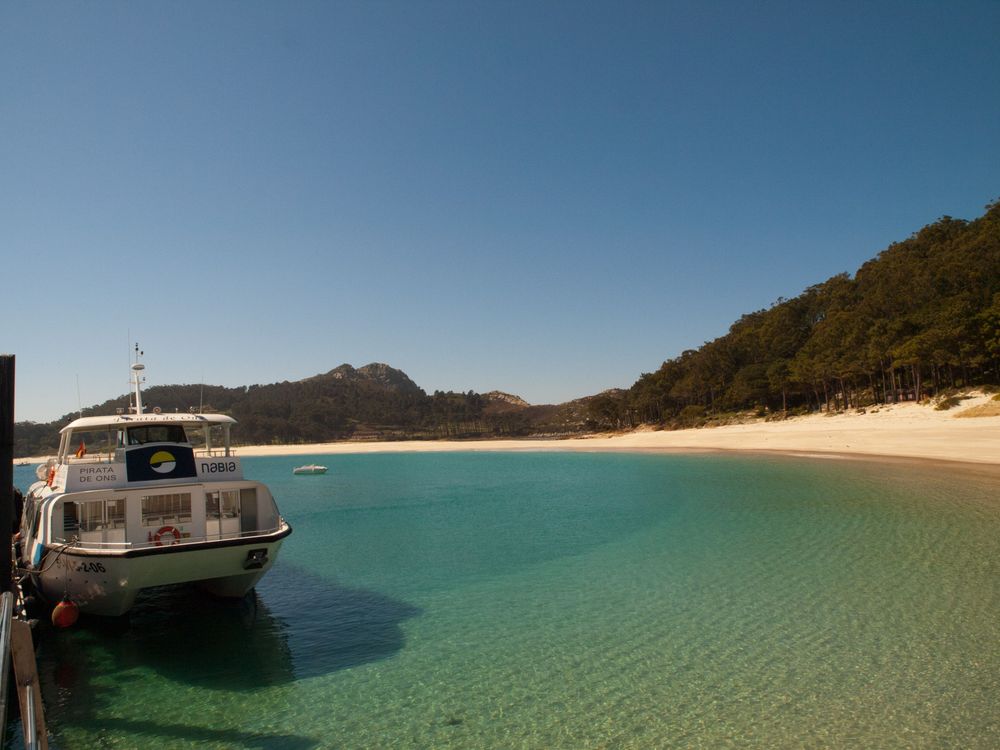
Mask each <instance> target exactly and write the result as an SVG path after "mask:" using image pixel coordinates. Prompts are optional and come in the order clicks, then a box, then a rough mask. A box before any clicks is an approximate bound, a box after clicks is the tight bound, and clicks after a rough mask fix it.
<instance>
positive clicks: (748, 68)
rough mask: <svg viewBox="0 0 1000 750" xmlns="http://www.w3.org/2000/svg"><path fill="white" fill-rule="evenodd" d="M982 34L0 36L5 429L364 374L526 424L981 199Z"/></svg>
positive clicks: (660, 10)
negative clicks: (533, 409) (171, 397)
mask: <svg viewBox="0 0 1000 750" xmlns="http://www.w3.org/2000/svg"><path fill="white" fill-rule="evenodd" d="M998 39H1000V2H996V0H985V1H980V2H972V1H968V2H964V1H962V0H956V1H952V2H921V1H920V0H906V1H905V2H870V1H869V2H843V3H829V2H801V1H798V0H796V1H794V2H743V1H740V2H714V3H713V2H704V1H698V2H667V1H664V2H654V3H623V2H607V3H585V2H565V3H561V2H560V3H554V2H536V1H532V2H523V3H522V2H506V1H505V2H500V1H499V0H498V1H497V2H469V1H468V0H462V1H460V2H411V1H410V0H406V1H405V2H317V3H310V2H269V3H260V2H243V1H241V2H181V3H149V2H135V3H132V2H112V3H106V2H89V3H77V2H59V3H49V2H40V3H34V2H31V3H29V2H14V1H13V0H8V1H7V2H3V3H2V4H0V92H2V93H0V242H2V259H3V277H4V281H5V283H4V284H3V290H4V294H3V298H2V300H0V321H2V323H0V326H2V336H0V350H2V351H6V352H12V353H14V354H16V355H17V366H18V371H17V388H18V391H17V413H16V416H17V419H18V420H25V419H30V420H34V421H46V420H49V419H52V418H55V417H57V416H59V415H62V414H64V413H67V412H69V411H72V410H75V409H76V408H77V404H78V401H77V382H78V381H79V391H80V397H79V398H80V401H81V402H82V404H83V405H84V406H86V405H89V404H93V403H96V402H99V401H102V400H104V399H106V398H110V397H111V396H114V395H117V394H120V393H123V392H124V391H125V390H126V385H127V372H126V368H127V365H128V352H129V338H130V337H131V338H132V339H134V340H138V341H139V342H140V344H141V346H142V347H143V349H144V350H145V351H146V358H145V362H146V364H147V366H148V368H149V382H148V385H155V384H164V383H196V382H201V381H202V380H204V381H205V382H208V383H213V384H221V385H230V386H233V385H243V384H252V383H268V382H274V381H280V380H296V379H299V378H303V377H308V376H310V375H314V374H316V373H319V372H325V371H327V370H330V369H332V368H333V367H335V366H337V365H339V364H341V363H344V362H348V363H351V364H353V365H355V366H361V365H364V364H367V363H369V362H373V361H378V362H386V363H388V364H390V365H392V366H394V367H398V368H400V369H402V370H404V371H405V372H406V373H408V374H409V375H410V376H411V377H412V378H413V379H414V380H415V381H416V383H417V384H418V385H420V386H421V387H422V388H424V389H425V390H427V391H428V392H432V391H434V390H436V389H441V390H462V391H465V390H470V389H472V390H476V391H479V392H485V391H488V390H492V389H500V390H504V391H508V392H512V393H516V394H519V395H520V396H522V397H524V398H525V399H527V400H528V401H530V402H532V403H551V402H560V401H564V400H568V399H571V398H576V397H579V396H584V395H590V394H593V393H596V392H599V391H601V390H603V389H605V388H610V387H628V386H629V385H631V384H632V383H633V382H634V381H635V380H636V378H637V377H638V376H639V375H640V374H641V373H642V372H649V371H652V370H655V369H656V368H657V367H658V366H659V365H660V364H661V362H662V361H663V360H664V359H668V358H670V357H674V356H676V355H678V354H679V353H680V352H682V351H683V350H684V349H688V348H693V347H697V346H699V345H701V344H702V343H703V342H704V341H706V340H711V339H713V338H715V337H717V336H719V335H721V334H723V333H724V332H725V331H726V330H727V329H728V327H729V324H730V323H731V322H733V321H734V320H735V319H736V318H738V317H739V316H740V315H741V314H743V313H745V312H750V311H752V310H755V309H760V308H762V307H766V306H768V305H769V304H771V303H772V302H774V301H775V300H776V299H777V298H778V297H792V296H795V295H797V294H799V293H800V292H801V291H802V290H803V289H804V288H806V287H807V286H810V285H812V284H814V283H818V282H821V281H823V280H825V279H826V278H828V277H829V276H831V275H833V274H835V273H839V272H842V271H848V272H852V273H853V272H854V271H855V270H856V269H857V267H858V266H859V265H860V264H861V263H862V262H864V261H865V260H867V259H868V258H871V257H873V256H874V255H876V254H877V253H878V252H879V251H881V250H882V249H884V248H885V247H886V246H887V245H888V244H889V243H890V242H893V241H896V240H901V239H905V238H906V237H907V236H909V235H910V234H911V233H912V232H914V231H916V230H918V229H919V228H920V227H922V226H924V225H925V224H928V223H930V222H932V221H935V220H936V219H938V218H939V217H940V216H942V215H945V214H948V215H952V216H956V217H961V218H973V217H976V216H979V215H980V214H982V212H983V208H984V206H985V205H986V204H987V203H988V202H991V201H993V200H995V199H997V198H998V197H1000V44H998V42H997V40H998Z"/></svg>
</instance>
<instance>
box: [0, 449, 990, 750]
mask: <svg viewBox="0 0 1000 750" xmlns="http://www.w3.org/2000/svg"><path fill="white" fill-rule="evenodd" d="M310 458H311V457H305V458H304V457H292V458H256V459H250V458H248V459H244V462H245V469H246V471H247V473H248V475H252V476H254V477H255V478H260V479H262V480H263V481H266V482H267V483H268V484H269V485H270V486H271V487H272V490H273V491H274V493H275V495H276V496H277V498H278V501H279V504H280V507H281V509H282V511H283V513H284V514H285V516H286V517H287V518H288V519H289V520H290V522H291V523H292V525H293V526H294V527H295V533H294V534H293V535H292V536H291V537H290V538H289V539H288V540H287V541H286V543H285V546H284V548H283V549H282V553H281V558H280V561H279V564H278V565H277V566H276V568H275V569H274V570H273V571H272V572H271V574H269V576H268V577H266V578H265V579H264V580H263V581H262V582H261V584H260V585H259V586H258V589H257V593H256V596H255V597H251V598H248V599H246V600H244V601H243V602H239V603H223V602H218V601H215V600H212V599H210V598H206V597H204V596H201V595H199V594H196V593H193V592H190V591H187V590H184V589H179V590H174V591H170V592H165V593H161V594H159V595H157V596H155V597H151V598H149V599H147V600H146V601H145V602H144V603H143V605H142V606H141V607H140V608H139V609H138V610H137V611H136V612H135V613H134V614H133V616H132V618H131V620H130V621H123V622H115V623H110V624H106V623H105V624H101V623H95V622H93V621H91V622H87V623H84V624H83V625H82V626H81V627H77V628H75V629H73V630H72V631H68V632H52V631H51V630H46V631H43V632H40V633H38V637H39V640H40V643H39V648H38V658H39V669H40V671H41V676H42V680H43V694H44V698H45V701H46V706H47V710H48V715H47V719H48V722H49V727H50V730H51V732H52V745H53V747H57V748H65V749H71V748H138V747H158V748H266V749H278V748H282V749H284V748H290V749H292V750H299V749H301V750H306V749H307V748H480V747H482V748H725V747H739V748H746V747H759V748H801V747H817V748H820V747H822V748H836V747H842V748H858V747H880V748H894V747H899V748H904V747H905V748H939V747H955V748H995V747H997V746H1000V718H998V712H997V711H996V705H997V701H998V699H1000V627H998V622H1000V620H998V616H1000V554H998V553H1000V502H998V498H997V493H996V480H995V477H990V476H988V475H976V474H974V473H960V472H954V471H946V470H944V469H941V468H934V467H929V468H926V469H921V468H917V467H914V466H911V465H898V464H897V465H881V464H875V463H865V462H855V461H844V460H827V461H809V460H803V459H783V458H766V457H732V456H682V455H666V456H664V455H624V454H510V453H507V454H472V453H469V454H463V453H451V454H396V455H392V454H387V455H368V456H336V457H334V456H323V457H315V458H316V460H317V461H318V462H321V463H324V464H326V465H328V466H329V467H330V473H329V474H327V475H325V476H315V477H293V476H292V474H291V469H292V467H293V466H296V465H299V464H301V463H305V462H308V461H309V460H310ZM16 478H17V479H18V481H19V484H21V485H24V484H27V481H28V479H27V475H26V474H25V472H24V470H22V469H19V470H18V473H17V475H16ZM17 729H18V726H17V724H16V722H15V723H13V724H11V727H10V729H9V731H8V736H10V735H11V734H13V733H14V731H16V730H17ZM10 745H11V746H13V747H18V746H19V745H18V741H17V740H13V741H11V742H10Z"/></svg>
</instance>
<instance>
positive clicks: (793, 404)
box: [591, 203, 1000, 427]
mask: <svg viewBox="0 0 1000 750" xmlns="http://www.w3.org/2000/svg"><path fill="white" fill-rule="evenodd" d="M998 366H1000V203H994V204H993V205H991V206H989V207H987V212H986V214H984V215H983V216H982V217H981V218H979V219H976V220H975V221H963V220H960V219H953V218H951V217H947V216H946V217H944V218H942V219H941V220H940V221H938V222H936V223H934V224H931V225H929V226H927V227H924V229H922V230H921V231H919V232H918V233H916V234H915V235H913V236H912V237H910V238H909V239H908V240H905V241H904V242H898V243H895V244H893V245H891V246H890V247H888V248H887V249H886V250H884V251H883V252H882V253H880V254H879V255H878V257H876V258H874V259H873V260H871V261H869V262H867V263H865V264H864V265H863V266H862V267H861V268H860V269H859V270H858V272H857V274H856V275H855V276H854V277H853V278H851V277H850V276H849V275H847V274H846V273H845V274H841V275H838V276H834V277H833V278H831V279H828V280H827V281H825V282H823V283H822V284H817V285H815V286H812V287H810V288H809V289H806V290H805V291H804V292H803V293H802V294H800V295H799V296H798V297H795V298H794V299H787V300H786V299H779V300H778V301H777V302H776V303H775V304H774V305H772V306H771V307H770V308H768V309H766V310H758V311H757V312H754V313H750V314H748V315H744V316H743V317H742V318H740V319H739V320H738V321H736V322H735V323H734V324H733V325H732V327H731V328H730V329H729V332H728V333H726V334H725V335H724V336H720V337H719V338H717V339H715V340H714V341H709V342H707V343H706V344H705V345H704V346H702V347H701V348H700V349H697V350H691V351H686V352H683V353H682V354H681V355H680V356H678V357H676V358H674V359H670V360H668V361H666V362H664V363H663V365H662V366H661V367H660V369H659V370H657V371H656V372H653V373H647V374H644V375H642V377H640V378H639V380H638V381H637V382H636V383H635V384H634V385H633V386H632V388H631V389H629V390H628V391H624V392H622V393H620V394H618V395H608V396H605V397H601V398H598V399H595V400H594V401H593V402H592V404H591V416H592V417H593V419H594V420H595V421H597V422H598V423H599V424H601V425H602V426H604V427H630V426H635V425H636V424H639V423H668V424H674V425H687V424H696V423H698V422H700V421H702V420H703V419H705V418H706V417H707V416H710V415H711V414H713V413H719V412H728V411H738V410H747V409H753V410H757V411H758V413H760V414H765V413H770V414H785V413H787V412H788V411H789V410H796V411H803V410H807V409H810V410H816V409H826V410H830V409H843V408H855V407H863V406H866V405H873V404H881V403H887V402H895V401H900V400H922V399H923V398H925V397H927V396H932V395H935V394H937V393H939V392H940V391H942V390H943V389H945V388H951V387H957V386H961V387H968V386H971V385H976V384H983V383H997V382H998V380H1000V370H998Z"/></svg>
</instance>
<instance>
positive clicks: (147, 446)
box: [16, 363, 292, 616]
mask: <svg viewBox="0 0 1000 750" xmlns="http://www.w3.org/2000/svg"><path fill="white" fill-rule="evenodd" d="M143 369H144V366H143V365H142V364H139V363H136V364H134V365H132V381H133V388H134V405H133V406H132V407H130V409H129V413H127V414H125V413H121V414H117V415H113V416H105V417H82V418H80V419H77V420H75V421H73V422H71V423H70V424H69V425H67V426H66V427H64V428H63V429H62V430H61V431H60V435H61V438H60V442H59V453H58V455H57V456H56V457H55V458H52V459H49V461H48V462H47V463H45V464H42V465H41V466H39V467H38V469H37V470H36V471H37V475H38V478H39V481H37V482H35V483H34V484H33V485H32V486H31V487H30V489H29V491H28V495H27V497H26V498H25V504H24V512H23V514H22V518H21V531H20V540H19V542H18V544H17V546H16V549H17V550H18V553H17V554H18V560H17V563H18V568H19V571H20V573H21V574H22V575H25V576H26V577H27V578H28V579H29V580H30V582H31V583H32V584H33V586H34V588H35V590H36V591H38V592H39V593H40V594H41V595H42V597H43V598H44V599H46V600H47V601H49V602H50V603H56V602H59V601H60V600H64V599H69V600H70V601H72V602H74V603H75V604H76V605H77V607H78V608H79V611H81V612H87V613H91V614H97V615H109V616H116V615H121V614H124V613H125V612H127V611H128V610H129V609H130V608H131V607H132V604H133V602H134V601H135V598H136V596H137V595H138V593H139V592H140V591H142V590H143V589H146V588H150V587H154V586H163V585H168V584H177V583H189V582H191V583H197V584H198V585H200V586H201V587H202V588H204V589H206V590H208V591H210V592H212V593H214V594H217V595H219V596H224V597H241V596H243V595H244V594H246V593H247V592H248V591H249V590H250V589H251V588H253V586H254V585H255V584H256V583H257V581H258V580H260V578H261V577H262V576H263V575H264V574H265V573H266V572H267V571H268V570H269V569H270V567H271V566H272V565H273V564H274V561H275V558H276V557H277V555H278V550H279V548H280V547H281V543H282V540H283V539H284V538H285V537H286V536H288V535H289V534H290V533H291V532H292V529H291V527H290V526H289V525H288V523H287V522H286V521H285V520H284V519H283V518H282V517H281V515H280V514H279V512H278V508H277V506H276V505H275V502H274V498H273V497H272V496H271V493H270V491H269V490H268V488H267V487H266V486H265V485H263V484H261V483H260V482H255V481H251V480H248V479H244V477H243V468H242V466H241V464H240V459H239V457H238V456H236V455H234V454H233V452H232V451H231V450H230V440H229V432H230V428H231V427H232V425H233V424H235V423H236V420H234V419H233V418H232V417H228V416H225V415H222V414H192V413H187V414H185V413H175V414H161V413H159V409H154V410H153V412H152V413H145V412H144V409H143V404H142V394H141V389H140V380H141V377H140V376H141V373H142V370H143ZM196 446H197V447H196Z"/></svg>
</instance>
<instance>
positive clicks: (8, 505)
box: [0, 354, 14, 591]
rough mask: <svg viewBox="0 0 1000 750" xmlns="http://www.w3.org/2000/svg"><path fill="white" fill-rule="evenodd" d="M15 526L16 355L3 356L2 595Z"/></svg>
mask: <svg viewBox="0 0 1000 750" xmlns="http://www.w3.org/2000/svg"><path fill="white" fill-rule="evenodd" d="M13 522H14V355H13V354H0V591H8V590H9V589H10V588H11V582H12V580H13V576H12V571H11V564H10V558H11V550H10V544H11V525H12V524H13Z"/></svg>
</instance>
